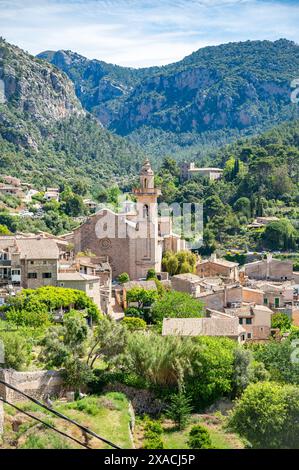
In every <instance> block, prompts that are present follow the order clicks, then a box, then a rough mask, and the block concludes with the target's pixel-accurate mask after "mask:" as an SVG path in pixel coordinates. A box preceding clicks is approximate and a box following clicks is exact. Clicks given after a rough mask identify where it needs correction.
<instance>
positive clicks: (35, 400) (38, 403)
mask: <svg viewBox="0 0 299 470" xmlns="http://www.w3.org/2000/svg"><path fill="white" fill-rule="evenodd" d="M0 384H2V385H5V387H8V388H10V389H11V390H13V391H14V392H17V393H19V394H20V395H22V396H23V397H25V398H27V399H28V400H30V401H32V402H33V403H35V404H36V405H38V406H41V407H42V408H44V409H45V410H47V411H49V412H50V413H53V414H54V415H55V416H58V417H59V418H61V419H64V420H66V421H68V422H69V423H72V424H74V425H75V426H77V427H78V428H80V429H81V430H82V431H84V432H85V433H87V434H90V435H91V436H93V437H95V438H96V439H99V440H100V441H102V442H105V444H108V445H109V446H110V447H113V448H114V449H119V450H120V449H121V448H120V447H119V446H117V445H116V444H114V443H113V442H111V441H108V440H107V439H105V438H104V437H101V436H99V435H98V434H96V433H95V432H94V431H91V430H90V429H88V428H86V427H85V426H82V424H80V423H78V422H77V421H75V420H73V419H71V418H69V417H67V416H65V415H63V414H62V413H60V412H59V411H56V410H54V409H53V408H49V407H48V406H46V405H44V404H43V403H41V402H40V401H39V400H37V399H36V398H33V397H31V396H30V395H27V393H25V392H23V391H22V390H19V389H18V388H16V387H14V386H13V385H10V384H8V383H7V382H4V380H0Z"/></svg>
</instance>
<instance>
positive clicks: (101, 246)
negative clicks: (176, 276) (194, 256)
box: [72, 160, 185, 279]
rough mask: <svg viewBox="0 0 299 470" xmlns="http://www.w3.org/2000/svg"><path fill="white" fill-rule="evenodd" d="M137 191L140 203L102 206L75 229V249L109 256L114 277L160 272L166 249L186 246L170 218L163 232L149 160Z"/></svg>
mask: <svg viewBox="0 0 299 470" xmlns="http://www.w3.org/2000/svg"><path fill="white" fill-rule="evenodd" d="M134 195H135V197H136V200H137V203H136V204H133V203H131V204H127V205H126V206H125V208H124V210H123V211H121V212H120V213H115V212H113V211H112V210H110V209H107V208H104V209H101V210H100V211H98V212H97V213H96V214H94V215H93V216H91V217H89V218H88V220H87V221H86V222H85V223H84V224H83V225H81V226H80V227H79V228H77V229H76V230H74V232H73V237H72V242H73V244H74V251H75V253H76V254H77V253H79V252H87V251H91V252H92V253H94V254H95V255H97V256H103V257H106V258H108V259H109V262H110V264H111V268H112V275H113V278H116V277H117V276H118V275H119V274H121V273H123V272H127V273H128V274H129V276H130V278H131V279H139V278H143V277H145V276H146V274H147V272H148V270H149V269H155V270H156V272H160V271H161V261H162V253H163V251H164V250H166V249H172V250H173V251H180V250H182V249H184V248H185V242H184V240H181V239H180V237H179V236H178V235H175V234H173V233H172V228H171V227H172V225H171V221H170V220H169V224H168V227H169V229H168V233H165V223H164V225H163V236H162V235H161V230H160V226H161V221H160V219H159V217H158V204H157V200H158V196H159V195H160V190H159V189H157V188H155V184H154V172H153V170H152V168H151V165H150V162H149V161H148V160H146V161H145V162H144V164H143V166H142V169H141V172H140V187H139V188H138V189H135V190H134Z"/></svg>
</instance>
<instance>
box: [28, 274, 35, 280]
mask: <svg viewBox="0 0 299 470" xmlns="http://www.w3.org/2000/svg"><path fill="white" fill-rule="evenodd" d="M28 279H37V273H28Z"/></svg>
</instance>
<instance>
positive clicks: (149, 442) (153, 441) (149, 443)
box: [143, 435, 164, 449]
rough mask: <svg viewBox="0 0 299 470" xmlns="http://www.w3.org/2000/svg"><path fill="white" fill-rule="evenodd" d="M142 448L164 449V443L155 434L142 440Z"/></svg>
mask: <svg viewBox="0 0 299 470" xmlns="http://www.w3.org/2000/svg"><path fill="white" fill-rule="evenodd" d="M143 449H164V443H163V441H162V439H161V438H160V437H159V436H157V435H155V437H152V438H150V439H146V440H145V441H144V443H143Z"/></svg>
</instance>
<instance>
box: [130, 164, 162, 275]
mask: <svg viewBox="0 0 299 470" xmlns="http://www.w3.org/2000/svg"><path fill="white" fill-rule="evenodd" d="M160 194H161V191H160V190H159V189H158V188H155V175H154V172H153V170H152V167H151V164H150V162H149V160H148V159H146V160H145V162H144V163H143V165H142V168H141V171H140V187H139V188H137V189H135V190H134V195H135V196H136V199H137V205H136V206H137V207H136V208H137V217H136V224H137V225H136V235H137V237H136V240H135V241H136V246H135V248H136V252H135V253H136V256H135V259H136V277H137V278H140V277H145V276H146V274H147V271H148V270H149V269H155V270H156V271H160V270H161V259H160V258H161V254H160V249H159V236H158V204H157V200H158V197H159V195H160Z"/></svg>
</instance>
